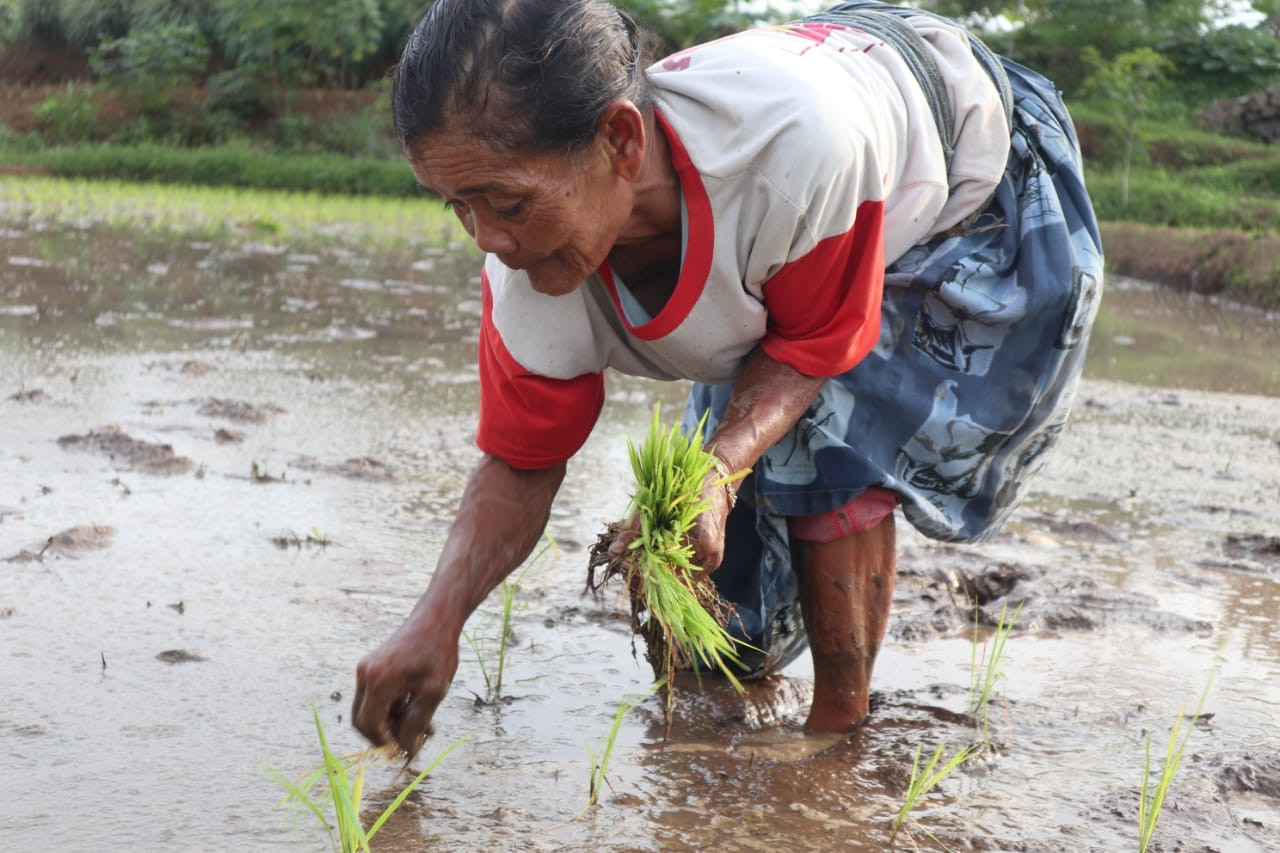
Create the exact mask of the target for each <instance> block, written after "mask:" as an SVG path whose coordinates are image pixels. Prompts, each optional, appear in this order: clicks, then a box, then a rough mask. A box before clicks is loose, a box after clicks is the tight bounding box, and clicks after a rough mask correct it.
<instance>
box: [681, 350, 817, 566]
mask: <svg viewBox="0 0 1280 853" xmlns="http://www.w3.org/2000/svg"><path fill="white" fill-rule="evenodd" d="M826 381H827V380H826V378H825V377H822V376H807V375H805V374H803V373H801V372H800V371H798V370H796V369H795V368H794V367H791V366H790V365H787V364H783V363H782V362H780V361H776V360H774V359H773V358H771V357H770V356H769V355H767V354H766V353H765V352H764V350H763V349H761V348H760V347H756V349H755V350H753V351H752V353H751V354H750V355H749V356H747V361H746V364H745V365H744V366H743V369H742V373H741V374H740V375H739V377H738V380H737V382H736V383H735V384H734V388H733V395H732V396H731V397H730V398H729V405H728V408H727V409H726V410H725V414H724V419H723V420H721V421H720V424H719V426H717V427H716V430H715V432H713V433H712V434H711V436H710V438H708V439H707V446H708V447H709V448H714V450H715V454H716V455H717V456H719V457H720V458H721V459H722V460H723V461H724V464H725V467H726V468H727V469H728V470H729V471H730V472H737V471H741V470H743V469H744V468H751V467H753V466H754V465H755V464H756V463H757V462H758V461H759V460H760V457H761V456H763V455H764V452H765V451H766V450H768V449H769V448H770V447H772V446H773V445H774V444H776V443H777V442H778V441H779V440H780V439H781V438H782V436H783V435H785V434H786V432H787V430H789V429H791V428H792V427H793V426H795V423H796V421H798V420H799V419H800V416H801V415H803V414H804V412H805V409H807V408H809V404H810V403H812V402H813V401H814V398H816V397H817V396H818V391H819V390H821V388H822V386H823V384H824V383H825V382H826ZM711 478H714V479H716V480H718V479H720V474H719V473H713V474H712V475H711ZM711 478H708V483H711V482H713V480H712V479H711ZM704 494H705V495H706V497H707V500H708V502H709V503H710V508H709V509H708V510H707V511H706V512H704V513H702V515H700V516H699V517H698V521H697V524H696V525H695V526H694V528H693V530H692V531H691V538H692V541H693V546H694V552H695V555H696V558H697V562H698V565H700V566H702V567H703V568H704V569H706V570H708V571H711V570H714V569H716V568H719V566H720V562H721V560H723V559H724V528H725V522H726V521H727V520H728V518H729V509H730V507H729V493H728V491H727V490H726V489H725V487H724V486H715V487H711V486H710V485H709V486H708V488H707V490H706V492H704Z"/></svg>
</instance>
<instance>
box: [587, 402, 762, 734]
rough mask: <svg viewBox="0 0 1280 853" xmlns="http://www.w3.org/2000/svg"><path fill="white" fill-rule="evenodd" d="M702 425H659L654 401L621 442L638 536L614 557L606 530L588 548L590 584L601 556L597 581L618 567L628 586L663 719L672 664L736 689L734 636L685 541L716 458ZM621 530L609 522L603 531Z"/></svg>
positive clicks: (724, 611)
mask: <svg viewBox="0 0 1280 853" xmlns="http://www.w3.org/2000/svg"><path fill="white" fill-rule="evenodd" d="M704 425H705V418H704V420H703V422H702V423H700V424H699V425H698V428H697V429H696V430H695V431H694V432H693V434H692V435H688V436H686V435H683V434H682V433H681V431H680V426H679V424H676V425H675V426H672V427H671V429H669V430H663V429H662V426H661V406H660V405H659V406H655V407H654V411H653V420H652V422H651V424H650V427H649V434H648V437H647V438H646V439H645V442H644V444H643V446H641V447H640V448H639V449H637V448H636V446H635V445H634V444H633V443H632V442H631V441H630V440H628V442H627V452H628V454H629V456H630V459H631V467H632V470H633V471H634V473H635V477H636V490H635V492H634V494H633V495H632V500H631V508H630V511H631V513H633V514H634V515H635V516H637V517H638V519H639V525H640V531H639V535H638V536H637V537H636V538H635V539H634V540H632V542H631V543H630V546H629V548H628V550H627V552H626V553H625V554H624V555H623V556H622V557H621V558H620V559H610V558H609V557H608V556H607V554H608V548H609V546H610V545H611V544H612V541H613V537H612V536H611V535H609V534H606V536H604V537H602V538H601V542H599V543H597V545H596V546H595V548H593V551H592V563H591V569H590V573H591V579H590V584H591V585H592V586H593V587H595V586H598V584H597V583H596V581H595V568H596V566H597V565H599V564H601V563H608V566H607V567H606V569H605V572H604V578H603V580H607V579H608V578H609V577H612V576H613V575H615V574H620V575H621V576H622V577H623V579H624V581H625V582H626V585H627V588H628V590H630V592H631V607H632V614H631V615H632V627H633V628H634V629H636V630H638V631H641V632H642V633H643V634H644V636H645V639H646V641H647V644H648V647H649V651H648V656H649V662H650V663H651V664H652V665H653V667H654V672H655V674H656V675H657V676H658V677H659V679H660V681H662V682H663V683H664V684H666V685H667V688H668V689H667V699H668V702H667V709H668V721H670V713H669V712H670V708H671V700H672V696H673V690H672V687H673V683H674V675H675V670H676V669H677V668H680V669H687V668H694V669H697V670H701V669H708V670H718V671H719V672H721V673H723V674H724V675H725V677H726V678H727V679H728V680H729V682H730V683H731V684H732V685H733V686H734V688H735V689H737V690H739V691H741V690H742V684H741V683H740V682H739V681H738V678H737V676H736V675H735V673H734V667H735V666H736V665H737V664H738V663H739V657H738V652H737V648H736V646H737V642H738V641H736V640H734V639H733V638H732V637H731V636H730V635H729V632H728V631H727V630H726V629H725V626H726V625H727V624H728V620H729V618H730V616H731V614H730V609H729V607H728V605H726V604H725V602H724V601H723V600H722V599H721V598H720V597H719V595H718V593H717V592H716V590H715V587H714V585H713V584H712V583H711V581H710V579H709V578H707V577H705V575H704V573H703V572H702V570H701V568H699V567H698V566H696V565H695V564H694V563H693V556H694V555H693V548H692V546H691V545H690V544H689V540H688V534H689V531H690V530H691V529H692V528H693V525H694V522H695V521H696V520H697V517H698V515H699V514H700V513H702V512H703V511H704V510H706V509H707V506H708V504H707V501H706V499H705V498H703V496H702V490H703V487H704V484H705V483H706V479H707V477H708V476H709V475H710V474H711V472H712V471H714V470H715V467H716V457H715V456H713V455H712V454H710V453H708V452H706V451H705V450H703V448H702V435H703V427H704ZM746 474H747V472H745V471H743V472H739V473H738V474H737V475H735V476H736V477H742V476H746ZM720 482H723V481H720ZM621 529H622V525H613V526H612V527H611V530H610V534H614V535H616V534H617V533H618V532H619V531H620V530H621ZM603 580H602V581H601V583H603Z"/></svg>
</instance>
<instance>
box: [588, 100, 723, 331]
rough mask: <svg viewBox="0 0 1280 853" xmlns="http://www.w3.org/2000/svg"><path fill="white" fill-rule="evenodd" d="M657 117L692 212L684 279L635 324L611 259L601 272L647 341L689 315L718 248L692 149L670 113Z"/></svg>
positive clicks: (629, 327) (623, 315)
mask: <svg viewBox="0 0 1280 853" xmlns="http://www.w3.org/2000/svg"><path fill="white" fill-rule="evenodd" d="M654 117H655V118H656V119H657V124H658V127H659V129H661V131H662V133H663V135H665V136H666V138H667V146H668V148H669V149H670V151H671V165H672V166H674V167H675V170H676V176H677V177H678V178H679V180H680V191H681V193H682V194H683V195H684V206H685V212H686V215H687V216H688V229H689V231H688V239H687V241H686V243H685V248H684V257H683V258H681V260H680V280H679V281H677V282H676V289H675V290H674V291H673V292H672V294H671V298H670V299H668V300H667V304H666V305H664V306H662V310H661V311H659V312H658V316H656V317H654V318H653V319H652V320H650V321H649V322H647V323H643V324H641V325H639V326H633V325H631V323H629V322H628V321H627V315H626V313H625V312H624V311H623V310H622V301H621V300H620V299H619V298H618V286H617V283H616V282H615V281H614V278H613V270H611V269H610V268H609V263H608V261H606V262H605V263H603V264H601V266H600V276H601V278H602V279H604V282H605V284H606V285H607V286H608V288H609V295H610V296H612V297H613V304H614V306H615V307H616V308H617V311H618V316H619V317H620V318H621V319H622V322H623V325H625V326H626V327H627V331H629V332H630V333H631V334H633V335H635V336H636V337H637V338H640V339H641V340H646V341H652V340H656V339H658V338H662V337H666V336H667V335H669V334H671V333H672V332H674V331H675V330H676V327H678V326H679V325H680V324H681V323H683V322H684V321H685V318H687V317H688V316H689V312H690V311H692V310H693V306H694V305H695V304H696V303H697V301H698V297H699V296H701V295H702V290H703V288H704V287H705V286H706V283H707V274H708V273H709V272H710V271H711V258H712V256H713V255H714V252H715V223H714V221H713V220H712V217H711V200H710V199H709V198H708V197H707V190H706V187H704V186H703V185H702V176H701V175H700V174H698V170H697V169H696V168H694V165H693V161H692V160H690V159H689V152H688V151H686V150H685V147H684V143H682V142H681V141H680V137H679V136H677V135H676V132H675V130H674V129H673V128H672V127H671V124H670V123H669V122H668V121H667V119H666V117H665V116H664V115H663V114H662V113H661V112H660V111H658V110H656V109H655V110H654Z"/></svg>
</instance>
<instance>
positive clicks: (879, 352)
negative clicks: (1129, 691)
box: [685, 4, 1102, 674]
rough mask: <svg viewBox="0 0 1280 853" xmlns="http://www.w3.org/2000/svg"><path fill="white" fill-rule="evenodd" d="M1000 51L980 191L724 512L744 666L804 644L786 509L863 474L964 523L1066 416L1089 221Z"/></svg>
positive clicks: (1028, 92) (1093, 236)
mask: <svg viewBox="0 0 1280 853" xmlns="http://www.w3.org/2000/svg"><path fill="white" fill-rule="evenodd" d="M850 5H857V6H859V7H865V6H867V5H871V4H850ZM833 11H834V10H833ZM911 11H912V12H913V13H915V10H911ZM828 14H831V13H828ZM999 64H1000V65H1001V66H1002V67H1003V69H1004V72H1005V73H1006V74H1007V76H1008V80H1009V85H1010V89H1011V91H1012V93H1013V109H1012V120H1011V126H1012V149H1011V151H1010V154H1009V165H1008V169H1007V170H1006V172H1005V175H1004V178H1003V180H1002V182H1001V183H1000V185H999V187H998V188H997V190H996V192H995V195H994V197H993V198H992V200H991V202H990V204H989V206H988V207H987V208H986V209H985V210H984V211H983V212H982V214H981V215H980V216H978V217H977V218H976V219H975V220H974V221H973V222H972V223H970V224H969V226H968V227H967V228H965V229H964V230H963V232H962V233H959V234H948V235H944V236H942V237H938V238H935V239H934V240H932V241H931V242H928V243H925V244H921V245H919V246H916V247H914V248H912V249H911V250H909V251H908V252H907V253H906V254H905V255H903V256H902V257H901V258H899V259H897V260H896V261H894V262H893V263H892V265H891V266H889V268H888V269H887V270H886V274H885V288H884V304H883V308H882V320H881V332H880V340H879V343H878V344H877V346H876V347H875V349H874V351H873V352H872V353H871V354H870V355H868V356H867V357H866V358H865V359H864V360H863V361H862V362H860V363H859V364H858V365H857V366H856V367H854V368H853V369H852V370H850V371H849V372H847V373H845V374H843V375H841V376H836V377H834V378H832V379H830V380H828V381H827V383H826V384H825V385H824V386H823V388H822V391H821V393H820V394H819V395H818V398H817V399H816V400H815V401H814V403H813V405H811V406H810V407H809V409H808V410H807V411H806V412H805V414H804V416H803V417H801V418H800V420H799V422H798V423H797V424H796V425H795V427H793V428H792V430H791V431H790V432H789V433H788V434H787V435H786V436H784V437H783V439H782V440H781V441H779V442H778V443H777V444H776V445H774V446H773V447H772V448H770V449H769V450H768V451H767V452H766V453H765V454H764V456H763V457H762V458H761V459H760V460H759V462H758V463H757V464H756V466H755V470H754V472H753V473H752V474H751V475H750V477H748V478H747V479H746V480H745V481H744V482H743V484H742V486H741V489H740V491H739V501H738V504H737V507H736V508H735V509H734V510H733V512H732V513H730V517H729V522H728V528H727V534H726V545H725V559H724V562H723V563H722V565H721V568H720V569H719V570H717V571H716V572H714V573H713V574H712V577H713V578H714V580H715V582H716V585H717V587H718V588H719V590H720V593H721V595H722V596H724V597H725V599H726V600H728V601H730V602H732V603H733V604H734V605H735V606H736V609H737V618H736V619H735V620H733V623H734V624H733V625H732V626H731V627H732V629H733V631H734V633H735V634H736V635H737V636H738V638H739V639H741V640H744V641H746V642H747V643H749V644H751V645H752V646H754V647H756V648H758V649H762V650H764V651H763V652H762V653H761V654H758V655H753V654H750V653H749V654H747V655H746V657H747V658H748V659H749V660H747V661H746V666H747V668H748V669H753V670H754V671H755V673H757V674H760V673H763V672H767V671H772V670H774V669H777V668H778V667H780V666H781V665H783V664H785V663H786V662H788V661H789V660H791V659H793V658H794V657H795V656H796V655H798V654H799V653H800V652H801V651H802V650H803V649H804V645H805V633H804V628H803V624H802V621H801V615H800V605H799V601H798V597H797V596H798V585H797V580H796V575H795V571H794V570H793V568H792V551H791V542H790V540H789V537H788V532H787V517H788V516H801V515H818V514H821V513H826V512H830V511H832V510H834V509H836V508H838V507H840V506H842V505H844V504H846V503H848V502H849V501H850V500H852V499H853V498H855V497H857V496H858V495H859V494H861V493H862V492H863V491H864V490H865V489H867V488H868V487H870V486H880V487H883V488H886V489H889V490H891V491H893V492H896V493H897V494H898V495H900V496H901V498H902V511H903V514H904V516H905V517H906V519H907V521H909V522H910V523H911V524H912V525H913V526H914V527H915V528H916V529H917V530H919V531H920V532H921V533H923V534H924V535H926V536H928V537H931V538H933V539H940V540H944V541H950V542H972V541H978V540H981V539H983V538H984V537H987V536H990V535H991V534H992V533H994V532H995V531H996V529H997V528H998V527H999V526H1000V524H1001V523H1002V522H1003V521H1004V520H1005V519H1006V518H1007V517H1008V516H1009V514H1010V512H1012V511H1013V509H1014V507H1015V506H1017V504H1018V502H1019V500H1020V499H1021V498H1022V497H1023V495H1024V493H1025V490H1026V487H1027V482H1028V480H1029V479H1030V477H1031V476H1032V474H1033V473H1034V472H1035V471H1036V470H1037V469H1038V468H1039V466H1040V463H1041V462H1042V460H1043V454H1044V452H1045V451H1046V450H1048V449H1049V448H1050V447H1051V446H1052V445H1053V444H1054V442H1055V440H1056V439H1057V437H1058V434H1059V433H1060V432H1061V430H1062V428H1063V425H1064V424H1065V423H1066V420H1067V412H1068V410H1069V409H1070V407H1071V402H1072V398H1073V396H1074V393H1075V389H1076V385H1077V382H1078V380H1079V377H1080V372H1081V369H1082V368H1083V365H1084V356H1085V347H1086V344H1087V342H1088V338H1089V328H1090V325H1091V324H1092V322H1093V318H1094V315H1095V313H1096V311H1097V307H1098V301H1099V298H1100V297H1101V293H1102V249H1101V239H1100V237H1099V234H1098V227H1097V222H1096V220H1095V218H1094V214H1093V209H1092V206H1091V204H1090V202H1089V197H1088V195H1087V194H1086V192H1085V188H1084V181H1083V174H1082V163H1081V157H1080V150H1079V144H1078V142H1077V140H1076V136H1075V131H1074V128H1073V126H1072V124H1071V120H1070V118H1069V116H1068V115H1067V112H1066V108H1065V107H1064V105H1063V103H1062V100H1061V98H1060V97H1059V95H1058V93H1057V91H1056V90H1055V89H1054V87H1053V85H1052V84H1051V83H1050V82H1049V81H1048V80H1046V79H1045V78H1044V77H1042V76H1040V75H1039V74H1036V73H1035V72H1032V71H1030V70H1028V69H1026V68H1023V67H1022V66H1020V65H1018V64H1017V63H1014V62H1011V61H1009V60H1004V59H1000V60H999ZM732 391H733V387H732V385H731V384H730V385H702V384H698V385H695V386H694V387H693V390H692V392H691V393H690V397H689V404H688V408H687V410H686V413H685V423H686V427H688V426H691V425H696V424H697V422H698V419H699V418H700V417H701V416H702V414H703V413H704V412H707V413H708V425H707V431H708V432H707V434H710V431H711V430H713V429H714V428H715V425H716V424H717V423H718V422H719V420H720V418H721V417H722V415H723V412H724V409H725V405H726V404H727V403H728V400H729V396H730V394H731V393H732Z"/></svg>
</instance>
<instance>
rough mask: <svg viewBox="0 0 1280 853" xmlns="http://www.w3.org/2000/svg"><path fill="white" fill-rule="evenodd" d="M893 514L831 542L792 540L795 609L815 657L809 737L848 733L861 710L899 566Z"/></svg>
mask: <svg viewBox="0 0 1280 853" xmlns="http://www.w3.org/2000/svg"><path fill="white" fill-rule="evenodd" d="M894 540H895V536H894V521H893V514H892V513H890V514H888V515H886V516H885V517H884V519H883V520H882V521H880V522H879V523H878V524H876V525H875V526H874V527H872V528H871V529H869V530H866V531H864V532H860V533H852V534H850V535H848V536H842V537H840V538H838V539H833V540H831V541H829V542H816V541H807V540H804V539H793V543H792V544H793V547H794V548H795V550H796V551H797V552H798V554H797V556H798V557H799V565H798V566H797V568H798V572H797V575H798V577H799V580H800V607H801V611H802V612H803V614H804V624H805V630H806V632H807V633H808V635H809V648H810V650H811V652H812V654H813V704H812V705H811V706H810V708H809V719H808V720H806V721H805V724H804V728H805V731H806V732H809V733H810V734H820V733H828V732H847V731H850V730H852V729H853V728H854V726H856V725H857V724H858V723H859V722H860V721H861V720H862V718H863V717H865V716H866V715H867V711H868V708H869V704H868V703H869V701H870V698H871V670H872V667H873V666H874V665H875V660H876V653H877V652H878V651H880V644H881V642H882V641H883V640H884V633H885V628H886V626H887V624H888V621H889V608H890V605H891V604H892V602H893V575H894V571H895V569H896V567H897V552H896V547H895V541H894Z"/></svg>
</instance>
